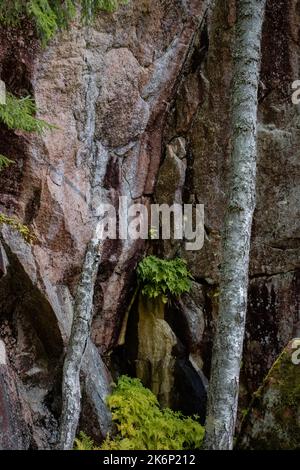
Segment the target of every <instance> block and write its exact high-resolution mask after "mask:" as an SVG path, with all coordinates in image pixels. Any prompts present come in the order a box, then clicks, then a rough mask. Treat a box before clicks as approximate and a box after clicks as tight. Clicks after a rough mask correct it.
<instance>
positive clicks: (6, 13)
mask: <svg viewBox="0 0 300 470" xmlns="http://www.w3.org/2000/svg"><path fill="white" fill-rule="evenodd" d="M122 3H126V2H125V1H119V0H80V1H75V0H64V1H62V0H15V1H13V2H12V1H11V0H4V1H2V2H1V5H0V23H2V24H4V25H5V26H17V25H19V24H20V23H21V22H22V20H23V19H24V18H26V17H27V18H29V19H30V20H32V22H33V24H34V25H35V27H36V30H37V33H38V34H39V36H40V38H41V40H42V42H43V44H46V43H47V42H48V41H49V40H50V39H51V38H52V37H53V36H54V34H55V33H56V31H57V30H58V29H63V28H67V27H68V25H69V23H70V21H72V19H74V17H75V15H76V11H77V6H78V5H79V6H80V11H81V17H82V20H83V21H85V22H86V21H89V20H90V19H91V18H92V17H93V16H94V15H95V14H96V13H97V11H100V10H103V11H108V12H112V11H114V10H115V9H116V8H117V7H118V5H119V4H122Z"/></svg>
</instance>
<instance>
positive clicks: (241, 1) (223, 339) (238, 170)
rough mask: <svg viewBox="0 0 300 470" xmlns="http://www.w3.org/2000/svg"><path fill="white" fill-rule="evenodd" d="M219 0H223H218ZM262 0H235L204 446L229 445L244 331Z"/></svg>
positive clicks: (263, 5) (253, 185)
mask: <svg viewBox="0 0 300 470" xmlns="http://www.w3.org/2000/svg"><path fill="white" fill-rule="evenodd" d="M218 1H221V2H222V3H223V0H218ZM264 10H265V0H238V1H237V23H236V37H235V44H234V75H233V93H232V161H231V175H230V180H229V198H228V206H227V211H226V216H225V223H224V224H225V226H224V236H223V261H222V270H221V271H222V272H221V282H220V308H219V316H218V321H217V328H216V334H215V339H214V347H213V358H212V369H211V379H210V386H209V394H208V408H207V418H206V435H205V443H204V447H205V448H206V449H216V450H218V449H220V450H221V449H232V447H233V436H234V431H235V423H236V414H237V405H238V391H239V374H240V364H241V358H242V351H243V341H244V333H245V318H246V309H247V289H248V269H249V252H250V237H251V226H252V218H253V212H254V207H255V180H256V127H257V93H258V83H259V70H260V49H261V34H262V24H263V17H264Z"/></svg>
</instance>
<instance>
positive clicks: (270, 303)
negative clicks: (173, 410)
mask: <svg viewBox="0 0 300 470" xmlns="http://www.w3.org/2000/svg"><path fill="white" fill-rule="evenodd" d="M208 3H209V2H205V1H199V0H185V1H183V0H175V1H173V0H172V1H170V0H166V1H161V0H131V1H130V2H129V4H128V5H126V6H124V7H121V8H120V9H119V10H118V11H117V12H116V13H114V14H106V13H105V14H101V15H99V16H98V17H97V19H96V20H95V22H94V23H93V25H91V26H89V27H82V26H81V25H79V24H77V23H76V22H74V24H73V25H72V28H71V29H70V30H69V31H67V32H63V33H60V34H58V35H57V36H56V38H55V39H54V40H53V41H52V42H51V44H49V45H48V46H47V48H45V49H43V50H41V49H40V47H39V45H38V42H37V40H36V39H35V36H34V34H33V32H32V31H31V28H30V25H24V30H23V31H17V30H16V31H10V32H9V33H7V31H0V37H1V41H0V42H1V45H0V67H1V78H2V79H3V80H4V81H5V82H6V84H7V87H8V89H9V90H10V91H11V92H13V93H15V94H18V95H20V96H21V95H23V96H24V94H28V93H30V94H32V95H33V96H34V98H35V100H36V103H37V107H38V110H39V117H41V118H43V119H46V120H47V121H49V122H51V123H53V124H55V125H57V127H58V129H55V130H53V131H51V132H47V133H46V134H44V135H43V136H32V135H27V134H24V133H22V132H12V131H8V130H6V129H5V128H4V127H3V126H0V153H3V154H6V155H9V157H10V158H12V159H13V160H15V162H16V163H15V165H13V166H12V167H10V168H8V169H6V170H5V171H3V172H1V174H0V209H1V210H2V211H4V212H5V213H7V214H15V215H16V216H17V217H18V218H19V219H21V220H22V221H24V223H26V224H29V226H30V228H31V230H32V231H33V232H34V234H35V236H36V241H35V242H34V243H33V245H32V246H28V245H27V244H26V243H25V242H24V241H23V240H22V239H21V238H20V237H19V236H18V234H16V233H14V232H12V231H11V230H8V229H7V228H3V229H2V235H1V255H0V294H1V295H0V338H1V339H2V341H3V342H4V344H5V348H6V355H7V357H8V361H9V370H10V372H9V374H10V377H12V378H10V379H9V380H10V383H11V384H12V385H9V386H12V387H15V388H14V390H16V391H15V392H14V394H13V399H14V400H16V401H18V400H20V406H21V407H23V408H22V409H23V410H26V412H25V411H22V412H21V416H22V417H23V418H22V422H24V423H25V424H24V425H23V424H22V425H20V429H22V436H15V434H14V428H13V427H10V428H9V429H11V435H12V439H13V440H12V441H11V442H13V443H15V444H12V445H16V446H19V447H18V448H28V447H32V448H51V447H52V446H54V444H55V441H56V438H57V435H56V433H57V425H58V419H59V411H60V380H61V367H62V358H63V354H64V350H65V346H66V343H67V340H68V336H69V334H70V326H71V321H72V311H73V300H74V295H75V293H76V286H77V282H78V279H79V275H80V272H81V269H82V263H83V258H84V254H85V250H86V247H87V243H88V241H89V238H90V237H91V234H92V231H93V228H94V226H95V224H96V222H97V210H98V208H99V205H100V204H101V203H111V204H112V205H113V206H114V207H115V208H118V203H119V197H120V196H123V197H127V202H128V204H131V203H132V202H136V203H139V202H140V203H144V204H146V205H149V204H150V203H151V202H152V201H153V200H155V201H156V202H158V203H163V202H167V203H172V202H177V203H203V204H204V205H205V244H204V247H203V249H202V250H201V251H198V252H193V251H185V249H184V245H183V244H182V243H180V242H176V243H174V244H172V243H171V244H170V243H162V244H158V247H157V249H158V252H159V253H160V254H161V255H163V256H172V255H175V254H181V256H183V257H185V258H186V259H187V261H188V262H189V266H190V267H191V269H192V272H193V275H194V278H195V285H194V286H193V291H192V293H191V295H190V296H186V297H183V298H182V299H181V301H180V303H179V304H178V305H176V308H174V311H173V312H168V313H167V316H168V317H169V320H168V322H169V324H170V325H171V327H172V329H173V331H174V332H175V334H176V336H177V339H178V340H179V342H180V343H181V345H182V351H183V350H184V357H181V359H180V360H181V361H182V363H184V364H188V368H191V370H192V374H195V373H196V375H197V377H198V378H199V377H201V383H202V385H203V384H204V385H203V386H202V387H201V393H200V390H199V399H200V397H202V396H203V394H204V388H205V384H206V381H205V377H204V376H203V372H204V374H205V375H206V376H208V375H209V367H210V354H211V343H212V337H213V332H214V322H215V318H216V315H217V309H218V283H219V264H220V242H221V235H222V233H221V230H222V220H223V215H224V208H225V202H226V189H227V188H226V181H227V173H228V165H229V155H230V142H229V125H230V123H229V118H228V117H229V111H230V109H229V105H230V82H231V70H232V67H231V65H232V55H231V46H232V40H233V33H234V24H235V2H234V1H233V0H230V1H228V2H224V4H225V5H224V7H223V8H222V11H215V12H214V14H213V13H212V11H211V9H210V8H207V4H208ZM282 11H284V12H285V14H284V15H282ZM299 16H300V9H299V2H297V1H296V0H278V1H277V2H273V1H268V2H267V12H266V22H265V26H264V36H263V58H262V76H261V89H260V107H259V161H258V185H257V193H258V194H257V209H256V213H255V221H254V227H253V240H252V253H251V273H250V286H249V315H248V323H247V337H246V344H245V357H244V361H243V364H244V366H243V371H242V395H241V406H242V407H245V406H246V405H247V404H248V403H249V399H250V396H251V393H252V392H253V391H255V390H256V389H257V387H258V386H259V385H260V384H261V383H262V380H263V377H264V376H265V374H266V372H267V370H268V369H269V367H270V366H271V365H272V363H273V361H274V360H275V358H276V357H277V355H278V354H279V352H280V351H281V350H282V349H283V347H284V346H285V345H286V344H287V343H288V341H289V340H290V339H291V338H292V337H293V336H295V334H296V333H295V331H296V330H297V328H298V326H297V325H299V321H300V312H299V310H300V309H299V255H300V253H299V251H300V241H299V240H300V227H299V220H300V218H299V217H298V216H299V207H300V204H299V203H300V188H299V185H300V167H299V162H300V159H299V148H300V117H299V109H298V107H297V106H295V105H293V104H292V102H291V83H292V81H293V80H295V79H297V78H299V77H298V71H299V70H298V69H299V66H298V63H299V57H300V46H299V45H298V37H299V25H300V21H299V20H300V17H299ZM151 246H152V245H151V243H150V242H146V241H144V240H107V241H104V242H103V245H102V247H101V252H102V259H101V264H100V268H99V273H98V277H97V282H96V289H95V295H94V319H93V328H92V342H93V343H90V344H89V347H88V349H87V352H86V357H85V360H84V368H83V396H84V413H83V416H82V423H81V426H82V427H83V428H84V429H86V430H87V431H89V432H91V433H92V434H93V435H95V434H97V429H100V434H101V435H105V433H106V432H107V430H108V428H109V414H108V412H107V410H106V407H105V405H104V402H105V396H106V395H107V393H109V384H110V382H111V377H110V373H109V371H108V370H107V367H106V366H105V365H104V363H103V361H102V358H103V359H104V362H105V363H106V364H107V365H110V357H111V353H112V352H113V351H114V349H115V347H116V345H117V341H118V337H119V333H120V329H121V326H122V322H123V319H124V316H125V314H126V310H127V308H128V305H129V304H130V301H131V298H132V295H133V293H134V290H135V268H136V265H137V263H138V261H139V260H140V259H141V258H142V256H143V255H144V254H145V253H146V251H147V250H148V248H149V247H150V249H151ZM155 249H156V248H155ZM176 312H177V313H178V315H176V318H175V319H173V320H172V314H173V313H174V314H175V313H176ZM101 357H102V358H101ZM1 367H2V366H1ZM5 367H6V366H5ZM5 370H6V369H5ZM5 374H8V372H5ZM184 375H185V373H184V372H182V376H184ZM100 376H101V377H100ZM89 377H92V380H89ZM193 377H194V376H193ZM198 378H197V380H198ZM5 380H6V382H3V384H6V383H8V382H7V381H8V379H5ZM197 380H195V381H194V382H195V383H198V382H197ZM175 383H176V378H175ZM14 384H15V385H14ZM7 386H8V385H7ZM197 387H198V385H196V389H197ZM5 388H6V386H5ZM1 390H2V391H0V400H1V403H4V402H5V397H6V395H5V393H6V392H5V390H3V387H2V388H1ZM17 390H21V392H17ZM185 390H187V388H185ZM194 392H195V389H193V393H194ZM18 393H19V395H18ZM174 393H175V394H176V393H177V392H176V390H175V391H174ZM18 396H19V397H20V396H21V398H19V399H18ZM196 398H197V393H196ZM3 400H4V401H3ZM23 402H24V403H23ZM5 403H6V402H5ZM5 406H6V409H9V408H7V407H9V406H11V405H10V404H6V405H5ZM18 406H19V405H18ZM25 415H26V416H25ZM9 426H10V425H9ZM1 445H2V446H3V447H5V446H7V447H9V446H10V445H11V444H9V442H7V443H1Z"/></svg>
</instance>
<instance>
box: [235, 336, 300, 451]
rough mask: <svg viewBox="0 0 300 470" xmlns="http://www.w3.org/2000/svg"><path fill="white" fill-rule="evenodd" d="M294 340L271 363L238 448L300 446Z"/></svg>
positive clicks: (296, 342)
mask: <svg viewBox="0 0 300 470" xmlns="http://www.w3.org/2000/svg"><path fill="white" fill-rule="evenodd" d="M297 347H298V348H299V347H300V342H299V340H293V341H291V342H290V343H289V345H288V346H287V347H286V348H285V349H284V351H283V352H282V353H281V355H280V356H279V357H278V359H277V360H276V361H275V363H274V364H273V366H272V368H271V369H270V371H269V373H268V375H267V377H266V378H265V380H264V382H263V384H262V386H261V387H260V388H259V389H258V391H257V392H256V393H255V394H254V396H253V400H252V403H251V405H250V408H249V411H248V413H247V414H246V416H245V418H244V421H243V424H242V430H241V433H240V436H239V438H238V440H237V447H238V448H241V449H286V450H291V449H300V364H296V363H294V362H295V361H294V362H293V360H292V359H293V358H292V356H293V353H294V352H295V349H296V348H297Z"/></svg>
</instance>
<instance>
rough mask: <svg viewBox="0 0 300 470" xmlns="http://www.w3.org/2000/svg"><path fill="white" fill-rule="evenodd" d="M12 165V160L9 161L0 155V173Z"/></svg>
mask: <svg viewBox="0 0 300 470" xmlns="http://www.w3.org/2000/svg"><path fill="white" fill-rule="evenodd" d="M13 163H15V162H14V161H13V160H10V159H9V158H7V157H5V155H1V154H0V171H1V170H3V169H4V168H7V167H8V166H9V165H12V164H13Z"/></svg>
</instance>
